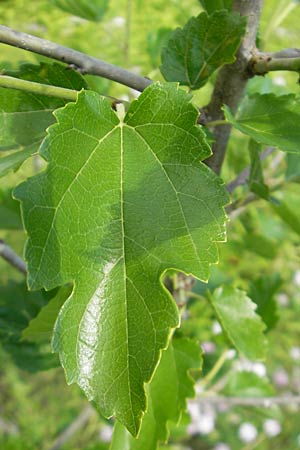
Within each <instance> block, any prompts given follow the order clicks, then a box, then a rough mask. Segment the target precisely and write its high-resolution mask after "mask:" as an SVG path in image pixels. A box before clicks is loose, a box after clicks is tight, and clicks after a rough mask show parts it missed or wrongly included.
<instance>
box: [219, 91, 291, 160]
mask: <svg viewBox="0 0 300 450" xmlns="http://www.w3.org/2000/svg"><path fill="white" fill-rule="evenodd" d="M224 112H225V117H226V119H227V120H228V122H230V123H231V124H232V125H233V126H234V127H235V128H237V129H238V130H240V131H241V132H242V133H245V134H247V135H249V136H251V137H252V138H253V139H254V140H255V141H257V142H260V143H262V144H266V145H273V146H274V147H279V148H280V149H281V150H284V151H287V152H291V153H300V145H299V142H300V128H299V122H300V102H299V97H298V96H296V95H294V94H290V95H280V96H277V95H275V94H264V95H259V94H256V95H253V96H251V97H245V98H244V100H243V101H242V103H241V104H240V107H239V108H238V111H237V113H236V115H235V116H234V115H233V114H232V112H231V111H230V109H229V108H228V106H226V105H225V106H224Z"/></svg>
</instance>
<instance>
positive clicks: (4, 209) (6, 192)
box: [0, 188, 23, 230]
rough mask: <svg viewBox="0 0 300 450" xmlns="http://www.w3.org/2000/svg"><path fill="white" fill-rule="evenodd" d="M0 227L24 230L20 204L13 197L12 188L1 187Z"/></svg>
mask: <svg viewBox="0 0 300 450" xmlns="http://www.w3.org/2000/svg"><path fill="white" fill-rule="evenodd" d="M0 229H2V230H23V225H22V220H21V214H20V206H19V204H18V202H17V201H16V200H14V199H13V198H12V194H11V190H10V189H3V190H2V189H1V188H0Z"/></svg>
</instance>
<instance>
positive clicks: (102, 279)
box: [16, 84, 228, 435]
mask: <svg viewBox="0 0 300 450" xmlns="http://www.w3.org/2000/svg"><path fill="white" fill-rule="evenodd" d="M189 100H190V96H189V95H187V94H186V93H185V92H184V91H182V90H179V89H178V87H177V86H175V85H169V84H168V85H164V86H161V85H160V84H153V85H151V86H150V87H149V88H147V89H146V90H145V91H144V92H143V94H142V95H141V96H140V97H139V99H138V100H137V101H135V102H133V103H132V105H131V106H130V108H129V110H128V113H127V114H126V116H125V119H124V122H123V120H122V118H121V119H119V118H118V116H117V115H116V114H115V112H114V111H113V110H112V109H111V107H110V104H109V103H108V101H107V100H106V99H104V98H102V97H101V96H99V95H98V94H97V93H95V92H91V91H83V92H82V93H80V94H79V96H78V101H77V103H76V104H73V103H70V104H68V105H67V106H66V107H65V108H63V109H61V110H59V111H57V112H56V113H55V115H56V117H57V120H58V124H56V125H54V126H53V127H51V128H50V129H49V135H48V137H47V139H46V140H45V141H44V145H43V148H42V156H43V157H44V158H45V159H46V160H47V161H49V165H48V169H47V171H46V172H44V173H42V174H40V175H37V176H35V177H33V178H31V179H29V180H28V181H27V182H26V183H23V184H21V185H20V186H19V187H18V188H17V190H16V196H17V198H18V199H20V200H21V201H22V210H23V218H24V223H25V226H26V229H27V232H28V235H29V241H28V243H27V247H26V259H27V261H28V268H29V277H28V283H29V286H30V288H31V289H38V288H39V287H42V286H44V287H45V288H46V289H51V288H52V287H55V286H57V285H61V284H66V283H68V282H70V281H74V290H73V293H72V296H71V297H70V298H69V299H68V300H67V302H66V303H65V304H64V307H63V308H62V310H61V312H60V314H59V318H58V321H57V323H56V327H55V337H54V349H55V351H58V352H59V353H60V357H61V361H62V365H63V366H64V368H65V371H66V376H67V380H68V382H69V383H74V382H77V383H78V384H79V385H80V386H81V387H82V389H83V390H84V392H85V393H86V395H87V396H88V398H89V399H93V400H94V401H95V402H96V404H97V405H98V407H99V408H100V410H101V412H102V414H103V415H104V416H106V417H108V416H111V415H113V414H116V416H117V418H118V420H119V421H120V422H122V423H123V424H124V425H125V426H126V427H127V428H128V429H129V430H130V432H131V433H132V434H134V435H136V434H137V432H138V430H139V426H140V420H141V418H142V415H143V412H144V411H145V409H146V398H145V392H144V387H143V385H144V383H145V382H148V381H149V380H150V379H151V376H152V374H153V371H154V369H155V367H156V364H157V362H158V360H159V357H160V350H161V349H163V348H165V347H166V346H167V343H168V338H169V335H170V329H171V328H174V327H177V326H178V312H177V308H176V305H175V302H174V300H173V299H172V298H171V296H170V294H169V292H168V291H167V290H166V289H165V288H164V287H163V286H162V283H161V279H162V276H163V274H164V272H165V271H166V270H167V269H169V268H176V269H178V270H182V271H184V272H186V273H193V274H194V275H195V276H196V277H198V278H200V279H202V280H207V278H208V275H209V265H210V264H211V263H215V262H217V260H218V252H217V246H216V242H217V241H224V239H225V226H224V222H225V219H226V216H225V213H224V205H225V204H226V203H227V202H228V195H227V193H226V191H225V189H224V186H223V182H222V181H221V180H220V179H219V178H218V177H217V176H216V175H215V174H214V173H213V172H212V171H210V170H209V169H208V168H207V167H206V166H205V165H204V164H201V163H200V162H199V161H200V160H201V159H204V158H207V156H208V155H209V154H210V150H209V147H208V146H207V144H206V141H205V139H204V134H203V132H202V130H201V128H200V127H199V126H197V125H195V124H196V121H197V116H198V111H197V109H196V108H195V107H194V106H193V105H191V104H190V103H189ZM119 115H120V116H121V115H122V114H121V113H119Z"/></svg>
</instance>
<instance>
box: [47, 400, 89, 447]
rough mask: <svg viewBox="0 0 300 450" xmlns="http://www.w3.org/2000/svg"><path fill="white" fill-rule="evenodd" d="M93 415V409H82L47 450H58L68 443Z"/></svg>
mask: <svg viewBox="0 0 300 450" xmlns="http://www.w3.org/2000/svg"><path fill="white" fill-rule="evenodd" d="M94 414H95V410H94V408H92V406H90V405H88V406H87V407H86V408H84V409H83V410H82V411H81V413H80V414H79V415H78V416H77V417H76V418H75V420H73V422H71V423H70V425H69V426H68V427H67V428H66V429H65V430H64V431H63V432H62V433H61V434H60V435H59V436H58V437H57V438H56V439H55V441H54V442H53V444H52V445H51V447H49V450H58V449H59V448H61V447H62V446H63V445H65V443H66V442H67V441H69V440H70V439H71V438H72V437H73V436H74V434H75V433H77V432H78V431H79V430H80V429H81V428H83V427H84V426H85V425H86V424H87V422H88V421H89V420H90V418H91V417H92V416H93V415H94Z"/></svg>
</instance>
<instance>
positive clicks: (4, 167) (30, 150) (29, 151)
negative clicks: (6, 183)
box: [0, 141, 41, 177]
mask: <svg viewBox="0 0 300 450" xmlns="http://www.w3.org/2000/svg"><path fill="white" fill-rule="evenodd" d="M40 143H41V141H40V142H38V143H34V144H33V145H29V146H28V147H24V148H23V149H22V150H19V151H17V152H13V153H12V152H9V154H8V155H6V156H3V157H2V158H0V177H3V176H4V175H6V174H7V173H8V172H10V171H11V170H16V169H18V168H19V167H20V166H21V165H22V164H23V162H24V161H26V159H28V158H29V157H30V156H32V155H34V154H35V153H37V151H38V148H39V146H40Z"/></svg>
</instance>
